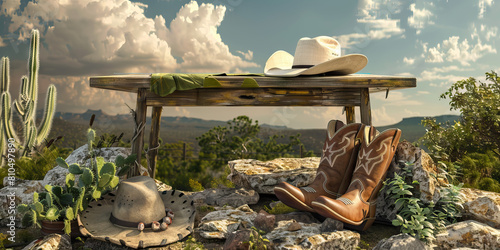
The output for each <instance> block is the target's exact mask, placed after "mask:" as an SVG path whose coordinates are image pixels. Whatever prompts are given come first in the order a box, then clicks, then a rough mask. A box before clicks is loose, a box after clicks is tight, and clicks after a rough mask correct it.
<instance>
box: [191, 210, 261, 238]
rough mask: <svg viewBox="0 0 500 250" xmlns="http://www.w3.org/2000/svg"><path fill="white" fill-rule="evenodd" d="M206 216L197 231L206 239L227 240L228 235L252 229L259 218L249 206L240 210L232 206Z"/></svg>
mask: <svg viewBox="0 0 500 250" xmlns="http://www.w3.org/2000/svg"><path fill="white" fill-rule="evenodd" d="M217 209H218V210H217V211H213V212H210V213H208V214H207V215H205V216H204V217H203V218H202V219H201V221H200V224H199V225H198V229H195V230H196V231H197V232H198V233H199V234H200V236H201V237H203V238H205V239H226V237H227V235H228V234H230V233H232V232H234V231H237V230H238V229H250V228H252V227H253V226H254V224H253V221H254V220H255V218H256V217H257V213H256V212H254V211H253V210H252V209H251V208H250V207H248V205H243V206H240V207H238V208H233V207H230V206H226V207H221V208H217Z"/></svg>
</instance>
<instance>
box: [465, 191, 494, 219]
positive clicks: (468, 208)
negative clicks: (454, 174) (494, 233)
mask: <svg viewBox="0 0 500 250" xmlns="http://www.w3.org/2000/svg"><path fill="white" fill-rule="evenodd" d="M460 193H461V194H463V200H464V203H463V204H462V205H463V207H464V211H463V216H464V218H466V219H470V220H476V221H479V222H482V223H485V224H487V225H489V226H492V227H495V228H500V194H499V193H494V192H488V191H483V190H478V189H472V188H462V189H461V190H460Z"/></svg>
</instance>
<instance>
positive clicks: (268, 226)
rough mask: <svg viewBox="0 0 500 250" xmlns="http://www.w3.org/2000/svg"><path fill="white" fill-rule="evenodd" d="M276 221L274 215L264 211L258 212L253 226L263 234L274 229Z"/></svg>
mask: <svg viewBox="0 0 500 250" xmlns="http://www.w3.org/2000/svg"><path fill="white" fill-rule="evenodd" d="M275 221H276V216H275V215H274V214H269V213H267V212H266V211H264V210H260V211H259V213H258V214H257V217H255V220H254V221H253V224H254V225H255V227H256V228H257V229H260V230H262V231H264V232H271V231H272V230H273V229H274V223H275Z"/></svg>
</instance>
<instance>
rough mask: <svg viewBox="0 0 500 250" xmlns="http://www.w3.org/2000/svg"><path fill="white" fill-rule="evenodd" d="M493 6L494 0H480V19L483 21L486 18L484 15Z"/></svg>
mask: <svg viewBox="0 0 500 250" xmlns="http://www.w3.org/2000/svg"><path fill="white" fill-rule="evenodd" d="M492 5H493V0H479V4H478V6H479V15H478V17H479V18H480V19H481V18H483V17H484V13H485V12H486V9H487V8H488V7H491V6H492Z"/></svg>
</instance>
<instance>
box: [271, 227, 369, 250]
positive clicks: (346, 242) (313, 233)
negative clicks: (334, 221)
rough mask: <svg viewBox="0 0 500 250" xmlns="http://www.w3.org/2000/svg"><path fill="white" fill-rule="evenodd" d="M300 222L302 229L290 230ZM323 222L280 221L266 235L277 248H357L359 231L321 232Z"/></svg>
mask: <svg viewBox="0 0 500 250" xmlns="http://www.w3.org/2000/svg"><path fill="white" fill-rule="evenodd" d="M294 224H299V225H300V229H298V230H296V231H289V230H288V229H289V227H290V226H291V225H294ZM320 228H321V224H318V223H311V224H306V223H301V222H296V221H293V220H289V221H280V222H278V226H277V227H276V228H275V229H274V230H273V231H272V232H270V233H268V234H266V235H264V238H267V239H269V241H271V242H272V243H273V246H274V248H275V249H355V248H356V247H357V246H358V244H359V240H360V236H359V234H358V233H355V232H352V231H336V232H331V233H321V229H320Z"/></svg>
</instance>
